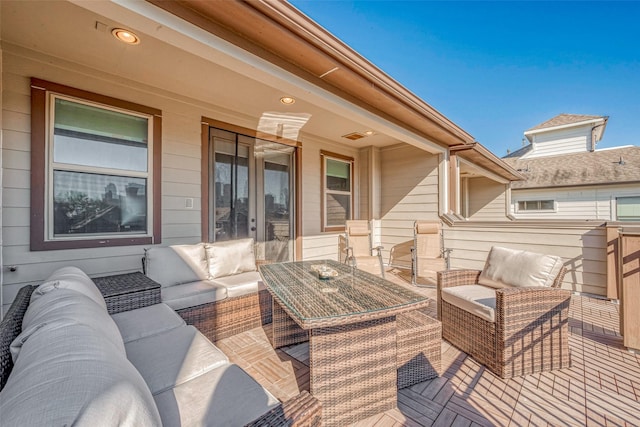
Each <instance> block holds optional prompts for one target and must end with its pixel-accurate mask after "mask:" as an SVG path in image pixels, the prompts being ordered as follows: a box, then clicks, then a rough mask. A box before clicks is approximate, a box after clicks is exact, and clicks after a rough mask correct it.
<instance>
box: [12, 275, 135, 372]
mask: <svg viewBox="0 0 640 427" xmlns="http://www.w3.org/2000/svg"><path fill="white" fill-rule="evenodd" d="M79 324H82V325H85V326H87V327H89V328H90V329H91V330H93V331H94V333H95V335H96V336H97V337H99V338H100V339H102V340H108V341H109V342H111V343H112V344H113V345H114V346H115V347H116V348H117V349H118V350H119V351H120V353H121V354H122V355H123V356H124V354H125V349H124V342H123V341H122V336H121V335H120V331H119V330H118V327H117V326H116V324H115V322H114V321H113V319H112V318H111V316H109V314H108V313H107V312H106V311H105V310H103V309H102V307H101V306H100V305H98V304H96V302H95V301H94V300H93V299H91V298H89V297H87V296H86V295H85V294H82V293H80V292H76V291H75V290H73V289H65V288H55V289H53V290H51V291H49V292H47V293H46V294H44V295H41V296H40V297H39V298H37V299H36V300H35V301H33V302H32V303H30V304H29V307H28V308H27V311H26V312H25V314H24V317H23V319H22V332H21V333H20V335H18V336H17V337H16V339H15V340H13V342H12V343H11V354H12V357H13V360H14V361H15V360H17V359H18V355H19V354H20V353H21V352H22V348H23V347H24V345H25V343H26V342H28V341H29V340H31V339H32V336H33V335H34V334H35V333H36V332H38V331H40V330H42V329H47V330H48V329H50V328H53V327H56V328H64V327H66V326H73V325H79ZM79 344H81V343H79Z"/></svg>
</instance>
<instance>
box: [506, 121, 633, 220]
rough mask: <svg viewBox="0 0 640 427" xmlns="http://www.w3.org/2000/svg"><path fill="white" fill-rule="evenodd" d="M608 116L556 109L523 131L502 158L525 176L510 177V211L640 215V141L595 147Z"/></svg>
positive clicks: (623, 217) (531, 214)
mask: <svg viewBox="0 0 640 427" xmlns="http://www.w3.org/2000/svg"><path fill="white" fill-rule="evenodd" d="M607 120H608V117H603V116H585V115H576V114H560V115H558V116H556V117H554V118H552V119H551V120H548V121H546V122H544V123H542V124H540V125H538V126H535V127H533V128H531V129H529V130H527V131H526V132H525V136H526V137H527V139H528V140H529V141H530V144H528V145H527V146H525V147H523V148H521V149H520V150H518V151H516V152H514V153H511V154H509V155H507V156H506V157H504V158H503V160H504V161H505V162H507V163H509V164H510V165H511V166H513V168H515V169H517V170H518V171H519V172H520V173H521V174H522V175H523V176H524V177H525V178H526V179H525V180H523V181H518V182H513V183H511V213H512V215H513V216H514V217H516V218H557V219H587V220H604V221H640V147H636V146H625V147H614V148H607V149H602V150H597V149H596V144H597V142H598V141H600V140H601V139H602V137H603V135H604V131H605V128H606V125H607Z"/></svg>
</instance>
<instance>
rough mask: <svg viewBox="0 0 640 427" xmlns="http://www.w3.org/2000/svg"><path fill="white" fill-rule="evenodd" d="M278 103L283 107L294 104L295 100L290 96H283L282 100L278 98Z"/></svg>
mask: <svg viewBox="0 0 640 427" xmlns="http://www.w3.org/2000/svg"><path fill="white" fill-rule="evenodd" d="M280 102H282V103H283V104H284V105H292V104H295V103H296V100H295V98H292V97H290V96H283V97H282V98H280Z"/></svg>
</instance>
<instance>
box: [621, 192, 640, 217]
mask: <svg viewBox="0 0 640 427" xmlns="http://www.w3.org/2000/svg"><path fill="white" fill-rule="evenodd" d="M616 205H617V209H616V219H617V220H618V221H640V196H636V197H616Z"/></svg>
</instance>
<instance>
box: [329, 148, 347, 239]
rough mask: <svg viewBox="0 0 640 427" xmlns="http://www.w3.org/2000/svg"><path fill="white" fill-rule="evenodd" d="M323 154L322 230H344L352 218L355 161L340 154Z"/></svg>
mask: <svg viewBox="0 0 640 427" xmlns="http://www.w3.org/2000/svg"><path fill="white" fill-rule="evenodd" d="M321 154H322V177H323V181H322V228H323V230H324V231H340V230H344V223H345V221H346V220H348V219H351V218H352V213H353V212H352V204H353V159H352V158H348V157H344V156H340V155H338V154H332V153H326V152H321Z"/></svg>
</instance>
